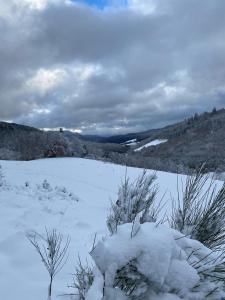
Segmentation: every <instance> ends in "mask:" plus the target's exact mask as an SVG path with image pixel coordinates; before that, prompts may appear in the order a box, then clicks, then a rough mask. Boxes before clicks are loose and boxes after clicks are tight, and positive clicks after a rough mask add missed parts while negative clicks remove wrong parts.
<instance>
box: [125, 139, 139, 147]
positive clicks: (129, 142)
mask: <svg viewBox="0 0 225 300" xmlns="http://www.w3.org/2000/svg"><path fill="white" fill-rule="evenodd" d="M137 144H138V141H137V139H132V140H128V141H126V142H124V143H122V145H127V146H136V145H137Z"/></svg>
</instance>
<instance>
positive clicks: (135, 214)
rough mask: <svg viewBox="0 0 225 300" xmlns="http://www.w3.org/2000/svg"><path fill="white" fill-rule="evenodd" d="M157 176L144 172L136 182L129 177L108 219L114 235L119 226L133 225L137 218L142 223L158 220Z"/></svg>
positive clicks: (122, 185)
mask: <svg viewBox="0 0 225 300" xmlns="http://www.w3.org/2000/svg"><path fill="white" fill-rule="evenodd" d="M155 180H156V175H155V174H152V175H147V173H146V171H143V173H142V175H141V176H139V177H138V179H137V180H136V181H135V182H130V180H129V178H128V177H127V175H126V176H125V180H124V182H123V183H122V184H121V186H120V188H119V191H118V199H117V201H116V203H112V205H111V213H110V215H109V217H108V219H107V226H108V229H109V231H110V232H111V233H112V234H114V233H116V231H117V227H118V225H121V224H125V223H133V222H134V221H135V220H136V219H137V218H138V219H139V222H140V223H145V222H152V221H155V220H156V216H157V209H155V208H154V200H155V197H156V194H157V185H156V184H155Z"/></svg>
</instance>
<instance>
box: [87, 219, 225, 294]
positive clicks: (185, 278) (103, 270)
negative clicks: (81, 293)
mask: <svg viewBox="0 0 225 300" xmlns="http://www.w3.org/2000/svg"><path fill="white" fill-rule="evenodd" d="M131 230H132V224H124V225H120V226H118V230H117V234H114V235H110V236H108V237H106V238H105V239H104V240H103V241H101V242H99V243H98V244H97V245H96V247H95V248H94V250H93V251H92V253H91V256H92V258H93V259H94V261H95V263H96V266H97V267H98V269H99V270H100V274H99V275H98V276H96V277H95V279H94V283H93V285H92V287H91V288H90V289H89V291H88V294H87V297H86V299H88V300H89V299H91V300H101V299H107V300H122V299H132V300H134V299H135V300H136V299H138V300H159V299H164V300H171V299H177V300H181V299H185V300H203V299H209V300H222V299H225V287H224V282H225V272H224V263H225V261H224V258H223V257H222V256H219V255H217V254H216V253H214V252H212V251H211V250H210V249H208V248H206V247H205V246H204V245H203V244H201V243H200V242H198V241H196V240H192V239H189V238H187V237H185V236H184V235H183V234H181V233H180V232H178V231H176V230H173V229H170V228H168V227H166V226H164V225H156V224H155V223H145V224H142V225H141V226H140V229H139V231H138V233H137V234H136V235H135V236H134V237H133V238H131V237H130V232H131ZM96 282H97V284H96ZM96 287H98V289H96ZM96 295H98V296H96Z"/></svg>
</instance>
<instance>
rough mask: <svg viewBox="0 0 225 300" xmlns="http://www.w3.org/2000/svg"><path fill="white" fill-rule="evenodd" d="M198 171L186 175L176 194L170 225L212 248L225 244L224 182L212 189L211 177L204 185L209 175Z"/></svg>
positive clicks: (218, 247) (213, 185)
mask: <svg viewBox="0 0 225 300" xmlns="http://www.w3.org/2000/svg"><path fill="white" fill-rule="evenodd" d="M201 171H202V170H201V169H200V170H198V171H196V172H195V173H194V174H193V175H191V176H188V177H187V179H186V183H185V186H184V188H183V189H182V190H183V193H182V198H181V199H180V195H178V201H177V204H176V205H175V207H174V211H173V216H172V222H171V223H172V224H171V225H172V227H173V228H175V229H177V230H179V231H180V232H182V233H184V234H185V235H187V236H190V237H191V238H193V239H196V240H198V241H200V242H201V243H203V244H204V245H205V246H207V247H209V248H210V249H214V250H216V249H220V248H221V247H222V248H223V247H224V246H225V222H224V221H225V184H223V186H222V187H221V188H220V189H219V190H218V191H216V186H215V184H214V182H213V180H211V182H210V184H209V185H208V182H209V175H204V174H203V173H202V172H201ZM178 190H179V189H178Z"/></svg>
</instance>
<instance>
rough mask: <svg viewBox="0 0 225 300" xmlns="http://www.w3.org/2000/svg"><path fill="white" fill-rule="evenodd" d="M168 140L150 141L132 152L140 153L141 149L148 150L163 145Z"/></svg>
mask: <svg viewBox="0 0 225 300" xmlns="http://www.w3.org/2000/svg"><path fill="white" fill-rule="evenodd" d="M167 141H168V140H166V139H164V140H158V139H157V140H154V141H151V142H149V143H147V144H145V145H143V146H141V147H139V148H137V149H135V150H134V151H135V152H137V151H141V150H142V149H145V148H148V147H151V146H157V145H160V144H163V143H166V142H167Z"/></svg>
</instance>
